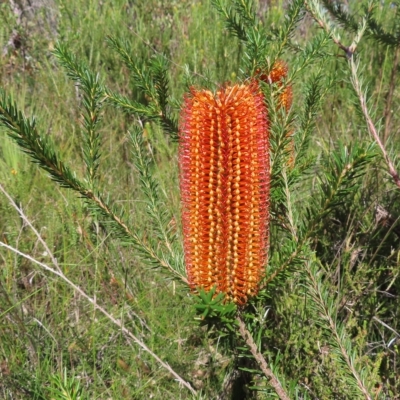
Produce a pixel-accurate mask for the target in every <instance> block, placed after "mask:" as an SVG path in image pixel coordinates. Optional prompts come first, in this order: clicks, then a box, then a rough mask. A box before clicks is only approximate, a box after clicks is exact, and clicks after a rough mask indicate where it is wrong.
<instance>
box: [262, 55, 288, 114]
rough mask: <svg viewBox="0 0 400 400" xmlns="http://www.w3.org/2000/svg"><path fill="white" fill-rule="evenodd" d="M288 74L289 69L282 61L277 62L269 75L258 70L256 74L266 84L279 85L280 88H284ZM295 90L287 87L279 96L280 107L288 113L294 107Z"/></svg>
mask: <svg viewBox="0 0 400 400" xmlns="http://www.w3.org/2000/svg"><path fill="white" fill-rule="evenodd" d="M287 73H288V67H287V65H286V63H285V62H284V61H282V60H277V61H276V62H275V64H274V65H273V67H272V70H271V73H270V74H269V75H267V74H265V73H263V72H261V70H260V69H259V70H257V71H256V74H257V75H258V78H259V79H260V80H261V81H263V82H265V83H270V84H271V83H279V87H281V86H282V81H283V80H284V79H285V78H286V76H287ZM292 96H293V90H292V87H291V86H286V87H285V88H284V89H283V91H282V93H281V94H280V95H279V105H280V106H281V107H283V108H284V109H285V110H286V111H287V110H289V108H290V107H291V106H292Z"/></svg>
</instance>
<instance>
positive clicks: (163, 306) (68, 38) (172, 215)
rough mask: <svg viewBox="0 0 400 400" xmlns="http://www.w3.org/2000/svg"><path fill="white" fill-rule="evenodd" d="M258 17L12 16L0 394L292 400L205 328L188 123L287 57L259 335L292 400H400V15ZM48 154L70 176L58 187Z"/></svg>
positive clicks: (256, 319) (0, 267)
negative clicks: (205, 100) (187, 195)
mask: <svg viewBox="0 0 400 400" xmlns="http://www.w3.org/2000/svg"><path fill="white" fill-rule="evenodd" d="M251 5H252V4H251V2H249V1H233V2H223V1H214V2H208V1H197V0H191V1H182V0H181V1H172V0H171V1H157V0H146V1H144V0H138V1H127V0H114V1H112V2H111V1H110V2H107V1H104V2H98V1H86V2H84V1H80V0H70V1H68V2H67V1H62V0H54V1H50V0H48V1H46V2H43V1H42V0H35V1H30V2H25V1H23V0H21V1H4V0H3V1H0V32H1V33H0V50H1V51H2V57H1V59H0V87H1V88H2V89H3V90H4V92H5V93H6V94H4V96H3V98H2V101H1V105H0V111H1V114H2V116H3V117H2V120H1V121H2V125H1V127H0V133H1V140H0V184H1V191H2V194H1V195H0V227H1V230H0V232H1V242H2V244H3V246H2V247H1V249H0V397H1V398H4V399H51V398H54V399H150V398H154V399H190V398H204V399H217V398H220V399H224V398H226V399H230V398H232V399H246V398H249V399H250V398H257V399H264V398H265V399H270V398H274V396H276V393H275V391H274V390H273V388H271V387H270V385H269V384H268V379H266V378H265V377H263V375H262V373H261V372H260V371H259V370H258V368H257V364H256V363H255V362H254V360H253V359H252V357H251V354H250V353H249V350H248V348H247V347H246V345H245V344H244V342H243V340H242V339H241V338H240V336H239V335H238V334H235V333H232V332H230V331H229V324H228V325H226V320H225V322H224V323H222V325H221V324H217V325H215V324H200V323H199V317H198V310H203V309H202V308H201V307H202V305H203V306H204V304H203V303H201V301H200V306H197V309H196V307H195V305H196V303H198V302H199V300H198V299H197V298H196V297H194V296H192V295H190V294H189V293H188V289H187V285H186V284H185V283H184V282H183V281H184V279H185V278H184V273H183V260H182V244H181V243H182V240H181V233H180V211H179V190H178V167H177V146H178V145H177V140H176V133H177V132H176V126H177V118H178V115H179V108H180V104H181V101H182V97H183V94H184V93H185V92H187V91H188V87H189V86H190V85H196V86H198V87H204V86H206V87H210V88H216V87H218V85H220V84H222V83H224V82H226V81H231V82H240V81H242V80H245V79H248V78H249V77H250V76H252V75H254V74H257V70H258V69H259V68H261V69H263V70H265V71H267V72H268V71H269V70H270V69H271V67H272V66H273V64H274V62H275V61H276V60H277V59H283V60H285V61H286V62H287V64H288V66H289V74H288V77H287V79H286V80H285V82H283V85H284V86H285V85H291V86H292V87H293V92H294V94H293V106H292V108H291V110H290V111H287V112H286V111H285V110H282V109H281V108H280V107H279V104H277V101H276V99H277V98H279V93H280V92H281V91H282V87H281V86H282V85H280V84H276V85H269V84H268V83H265V84H263V90H264V92H265V94H266V101H267V103H268V107H269V111H270V120H271V146H272V147H271V153H272V191H271V202H272V204H271V212H272V217H271V239H270V241H271V243H270V262H269V265H268V267H267V273H266V277H267V278H266V281H267V283H268V285H266V286H265V287H264V288H263V289H262V290H261V292H260V295H259V296H257V298H256V299H253V300H252V302H250V304H249V305H248V307H247V308H246V310H244V311H243V319H244V321H245V323H246V326H247V329H248V330H249V331H250V332H251V333H252V335H253V338H254V340H255V342H256V344H257V346H258V349H259V351H260V352H261V353H262V354H263V355H264V357H265V359H266V360H267V362H268V364H269V366H270V367H271V369H272V370H273V371H274V374H275V375H276V376H277V377H278V378H279V380H280V382H281V383H282V386H283V387H284V388H285V391H286V392H287V393H288V396H289V398H299V399H305V398H311V399H356V398H359V397H361V398H382V399H396V398H400V395H398V393H400V381H399V379H400V376H399V372H398V371H400V361H399V357H398V353H399V345H400V333H399V332H400V314H399V310H400V307H399V290H400V280H399V274H400V265H399V259H400V252H399V238H400V226H399V224H398V221H399V216H400V205H399V204H400V203H399V193H400V192H399V191H400V189H399V187H398V182H397V181H396V176H395V175H394V174H393V173H392V174H391V173H390V172H391V171H390V168H389V166H388V160H391V161H392V162H393V170H397V171H399V170H400V166H399V162H398V159H397V154H398V151H399V141H398V139H399V134H400V131H399V126H400V124H399V122H400V117H399V115H400V113H399V109H400V92H399V89H398V83H399V82H398V76H399V71H400V68H399V65H400V64H399V53H400V3H399V1H388V0H385V1H328V0H327V1H321V2H317V1H309V2H305V1H299V0H296V1H283V0H260V1H259V2H255V3H254V4H253V6H252V7H250V6H251ZM253 11H254V12H253ZM363 17H365V19H363ZM321 26H322V27H323V28H324V29H321ZM361 33H363V35H361ZM358 36H360V37H361V36H362V38H361V40H360V41H359V43H358V40H355V39H357V37H358ZM352 44H354V47H351V45H352ZM353 53H354V54H353ZM96 77H97V78H96ZM92 89H93V91H91V90H92ZM2 95H3V93H2ZM8 95H10V96H11V97H12V98H13V100H14V101H15V102H16V107H17V108H18V109H19V110H22V111H23V113H24V114H25V115H26V116H33V115H35V116H36V118H37V120H36V128H35V129H36V131H35V129H34V128H33V125H32V124H31V123H30V122H29V120H23V118H22V115H19V114H18V113H17V112H16V111H15V109H13V110H14V111H15V113H13V112H11V111H13V110H12V109H11V106H10V104H9V101H8V100H7V99H8V97H7V96H8ZM364 96H365V98H366V104H365V106H364V108H363V102H362V101H360V100H363V99H364ZM6 105H8V106H9V107H8V108H7V107H6ZM5 110H6V111H7V110H8V114H7V112H6V111H5ZM365 110H367V111H368V113H367V114H366V112H365ZM6 114H7V115H8V116H5V115H6ZM10 115H11V116H10ZM367 115H368V117H370V120H368V118H367ZM10 121H11V122H12V121H14V122H15V121H19V122H20V123H21V124H20V125H18V126H17V124H15V125H12V124H11V122H10ZM15 123H16V122H15ZM371 123H372V124H373V127H374V128H376V130H377V132H378V134H379V137H380V140H381V143H382V145H383V146H384V148H385V149H386V151H387V155H386V158H385V156H384V155H383V153H382V151H381V149H380V148H379V146H378V145H377V142H376V138H375V139H374V137H373V136H371V133H372V131H373V129H372V128H371ZM10 128H11V129H10ZM24 129H25V130H24ZM24 132H25V133H24ZM34 132H38V134H40V135H41V137H42V139H40V140H39V139H38V140H36V139H37V137H36V136H35V134H34ZM10 133H11V135H14V136H13V137H9V136H7V134H10ZM24 134H26V136H23V135H24ZM29 134H31V136H29ZM32 135H33V136H32ZM29 137H30V138H31V141H30V142H29V140H28V139H26V138H29ZM24 138H25V139H24ZM44 138H46V139H44ZM292 138H293V139H292ZM24 140H25V141H24ZM46 140H49V142H48V143H47V142H46ZM292 141H293V143H294V144H293V145H291V143H292ZM43 143H44V144H43ZM35 146H36V147H35ZM20 147H22V149H23V150H24V151H25V152H26V153H28V155H29V156H31V157H29V156H27V155H26V154H24V152H23V151H21V148H20ZM43 148H45V149H47V150H49V149H56V153H57V155H58V157H59V160H62V161H63V162H65V164H66V165H67V167H69V168H70V172H71V175H68V174H67V173H65V171H64V172H63V175H61V177H58V178H57V177H56V176H55V175H54V174H55V173H54V171H55V170H56V167H55V166H59V164H57V163H55V164H54V165H55V166H54V165H53V166H49V165H47V166H46V162H45V160H46V159H50V158H51V157H50V156H51V154H50V153H49V152H47V153H46V152H45V154H44V155H43V157H42V158H40V157H39V156H38V154H39V153H40V151H41V149H43ZM291 149H293V150H291ZM88 150H91V151H92V152H90V151H88ZM49 151H50V150H49ZM32 159H33V160H34V161H36V162H35V163H32V162H31V161H32ZM37 164H39V166H41V167H42V168H39V166H38V165H37ZM43 168H44V169H43ZM392 172H393V171H392ZM49 173H50V175H52V177H53V180H56V181H58V182H59V183H61V186H60V185H59V184H57V183H55V182H53V181H52V180H51V179H49V176H48V175H49ZM64 173H65V174H64ZM67 176H69V177H70V178H71V179H70V182H72V184H70V185H69V186H68V185H67V184H66V183H65V182H66V180H65V178H66V177H67ZM75 178H76V179H77V182H78V183H76V185H77V186H76V187H74V182H75V181H74V179H75ZM82 182H83V183H82ZM80 183H82V186H79V184H80ZM62 186H64V187H62ZM65 187H67V188H65ZM68 187H69V188H70V189H71V188H72V189H73V190H68ZM79 187H81V188H84V189H79ZM89 190H91V192H90V193H91V194H90V195H89V194H88V193H89V192H88V191H89ZM74 191H75V192H74ZM76 192H78V195H77V193H76ZM7 193H8V194H9V197H7V196H6V194H7ZM96 196H97V197H96ZM109 201H110V202H111V201H112V203H110V204H112V207H113V209H112V210H111V211H110V212H108V211H107V212H106V211H105V209H104V207H103V208H102V205H103V206H104V205H105V204H108V202H109ZM13 204H14V205H13ZM19 207H20V208H22V210H23V214H21V212H18V208H19ZM116 210H118V211H116ZM110 215H113V216H114V217H116V218H121V219H123V220H124V221H125V223H126V226H127V227H129V229H130V231H129V232H127V231H126V230H125V231H124V229H121V225H118V223H116V219H115V218H114V222H112V220H113V218H110ZM110 220H111V222H110ZM28 221H29V222H30V223H31V224H32V226H33V227H35V228H36V230H37V231H38V233H39V235H37V234H36V233H35V231H34V230H32V229H31V227H30V226H29V223H28ZM149 221H150V222H149ZM117 222H118V221H117ZM40 238H42V239H43V241H44V242H45V243H46V244H47V247H45V246H44V245H43V242H42V241H41V239H40ZM169 241H170V242H169ZM4 245H5V246H11V247H12V248H14V249H17V250H18V251H20V252H21V253H23V254H26V255H29V256H31V257H32V259H31V260H29V259H27V258H26V257H24V256H23V255H21V254H17V253H16V252H15V251H10V250H9V249H7V248H6V247H5V246H4ZM144 245H146V246H148V247H146V249H147V248H148V249H150V250H148V251H147V250H146V249H145V246H144ZM143 249H144V250H143ZM34 260H36V261H37V262H40V263H42V265H52V266H53V268H54V270H57V271H59V275H55V274H54V273H51V272H49V271H48V270H46V269H44V268H43V267H42V266H41V265H38V264H37V263H35V262H34ZM57 268H58V269H57ZM61 274H62V275H63V276H65V277H67V278H68V279H69V280H70V281H71V282H73V283H74V284H75V285H76V286H77V287H78V288H80V289H81V291H79V290H76V288H74V287H73V286H71V285H70V284H68V283H66V282H65V281H63V280H62V279H60V275H61ZM84 293H87V294H88V295H89V297H90V298H91V299H92V300H93V302H92V303H91V302H90V301H87V298H85V296H84ZM93 303H95V304H98V305H100V306H101V307H102V308H103V309H104V310H106V311H107V312H108V313H109V315H111V316H112V317H113V318H114V319H115V320H117V322H118V323H119V324H120V326H119V327H118V326H116V324H115V323H113V322H112V320H111V319H110V318H108V317H107V316H106V315H105V314H102V313H100V312H98V310H96V306H95V305H94V304H93ZM196 310H197V311H196ZM224 310H225V309H224ZM225 311H226V310H225ZM219 317H220V316H219ZM214 322H215V321H214ZM121 326H123V327H124V328H125V329H128V330H129V332H131V333H132V334H133V335H134V337H135V338H137V339H138V340H139V341H142V342H143V343H145V344H146V345H147V346H148V348H149V349H150V350H151V351H152V352H153V353H154V354H156V355H157V356H158V357H160V359H161V360H163V361H164V362H166V363H167V364H169V365H170V366H171V367H172V369H173V370H174V371H175V372H176V373H177V374H178V375H180V376H181V377H183V379H184V380H185V381H187V382H189V383H190V385H191V387H192V388H193V391H192V392H191V391H190V390H188V389H187V387H185V386H184V385H182V384H180V383H179V382H177V380H176V376H173V375H172V374H171V372H169V371H168V370H167V369H166V368H165V367H163V365H162V364H160V362H158V361H157V359H155V358H154V357H152V356H151V354H150V353H149V352H148V351H146V350H144V348H143V347H141V346H139V345H138V344H137V342H136V341H135V339H132V337H131V336H129V335H128V334H127V333H126V331H124V329H122V328H121ZM233 330H234V331H235V330H237V327H236V326H235V327H234V329H233ZM194 392H196V394H194Z"/></svg>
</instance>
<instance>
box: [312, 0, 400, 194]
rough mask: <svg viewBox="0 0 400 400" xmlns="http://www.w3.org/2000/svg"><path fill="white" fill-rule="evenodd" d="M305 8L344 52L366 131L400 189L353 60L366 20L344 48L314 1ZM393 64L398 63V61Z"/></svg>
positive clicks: (399, 178) (398, 178) (399, 183)
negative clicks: (377, 147) (369, 109)
mask: <svg viewBox="0 0 400 400" xmlns="http://www.w3.org/2000/svg"><path fill="white" fill-rule="evenodd" d="M305 5H306V8H307V10H308V11H309V13H310V14H311V16H312V18H313V19H314V20H315V21H316V22H317V24H318V25H319V26H320V27H321V28H322V29H323V30H324V31H326V32H327V33H328V34H329V36H330V37H331V38H332V40H333V42H334V43H335V44H336V45H337V46H338V47H339V48H340V49H341V50H343V51H344V53H345V54H346V58H347V60H348V62H349V65H350V70H351V75H352V84H353V88H354V90H355V92H356V94H357V97H358V99H359V101H360V106H361V110H362V113H363V114H364V118H365V120H366V122H367V126H368V130H369V132H370V134H371V136H372V137H373V139H374V140H375V142H376V143H377V145H378V146H379V148H380V149H381V151H382V155H383V158H384V159H385V162H386V164H387V166H388V168H389V174H390V175H391V177H392V178H393V181H394V183H395V184H396V185H397V187H398V188H400V176H399V174H398V173H397V171H396V169H395V167H394V164H393V162H392V161H391V159H390V158H389V155H388V153H387V151H386V148H385V146H384V144H383V142H382V140H381V138H380V137H379V134H378V131H377V129H376V127H375V124H374V123H373V121H372V119H371V117H370V115H369V111H368V107H367V101H366V98H365V94H364V93H363V92H362V87H361V83H360V80H359V78H358V74H357V69H358V68H357V67H358V66H357V64H356V62H355V60H354V53H355V51H356V48H357V45H358V43H359V41H360V40H361V37H362V35H363V34H364V32H365V29H366V26H367V25H366V20H364V21H363V24H362V25H361V26H360V28H359V30H358V32H357V34H356V36H355V37H354V39H353V43H352V44H351V45H350V46H345V45H344V44H343V43H342V42H341V41H340V37H339V35H337V34H336V32H335V31H334V29H333V28H332V27H331V26H329V23H328V22H327V21H325V20H324V18H323V17H322V15H321V13H320V12H319V11H318V9H317V8H316V7H315V1H313V0H309V1H306V2H305ZM395 62H398V60H397V61H396V59H395Z"/></svg>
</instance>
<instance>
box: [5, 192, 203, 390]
mask: <svg viewBox="0 0 400 400" xmlns="http://www.w3.org/2000/svg"><path fill="white" fill-rule="evenodd" d="M0 191H1V192H2V193H3V194H4V195H5V196H6V198H7V199H8V201H9V202H10V204H11V205H12V207H13V208H14V209H15V210H16V211H17V212H18V214H19V215H20V217H21V218H22V220H23V221H24V223H25V224H26V225H28V226H29V227H30V228H31V229H32V231H33V232H34V234H35V235H36V237H37V238H38V240H39V241H40V243H41V244H42V245H43V247H44V249H45V250H46V251H47V253H48V254H49V256H50V259H51V261H52V263H53V264H54V268H51V267H49V266H48V265H46V264H44V263H42V262H40V261H38V260H36V259H35V258H33V257H31V256H30V255H29V254H25V253H23V252H21V251H20V250H18V249H16V248H14V247H12V246H10V245H8V244H6V243H4V242H2V241H0V247H4V248H5V249H7V250H9V251H12V252H13V253H15V254H18V255H19V256H21V257H24V258H26V259H27V260H29V261H31V262H33V263H35V264H37V265H39V266H40V267H41V268H42V269H44V270H45V271H47V272H50V273H51V274H53V275H55V276H57V277H58V278H61V280H63V281H64V282H65V283H66V284H67V285H68V286H69V287H70V288H72V289H73V290H75V291H76V292H77V293H79V294H80V295H81V296H82V297H84V298H85V299H86V300H87V301H88V302H89V303H91V304H92V305H93V307H94V308H95V309H96V310H97V311H99V312H101V313H102V314H103V315H104V316H105V317H107V318H108V319H109V320H110V321H111V322H112V323H114V324H115V325H117V326H118V328H120V329H121V331H122V332H123V333H124V334H125V335H126V336H128V337H129V338H131V339H132V340H133V341H134V342H135V343H136V344H137V345H138V346H139V347H141V348H142V349H143V350H144V351H145V352H147V353H148V354H150V356H151V357H153V358H154V359H155V360H156V361H157V363H158V364H160V365H161V366H162V367H163V368H164V369H166V370H167V371H168V372H169V373H170V374H171V375H172V376H173V377H174V378H175V380H176V381H177V382H178V383H179V384H181V385H182V386H184V387H185V388H187V389H188V390H189V391H190V392H191V393H192V394H194V395H196V394H197V392H196V390H194V389H193V387H192V386H191V385H190V383H189V382H187V381H185V380H184V379H183V378H182V377H181V376H180V375H179V374H178V373H177V372H175V371H174V370H173V369H172V368H171V367H170V366H169V365H168V364H167V363H165V362H164V361H162V360H161V359H160V358H159V357H158V356H157V354H155V353H154V352H153V351H151V350H150V348H149V347H147V346H146V344H145V343H144V342H142V341H141V340H140V339H138V338H137V337H136V336H135V335H134V334H133V333H132V332H130V331H129V330H128V329H127V328H125V327H124V325H123V323H122V321H120V320H119V319H116V318H114V317H113V316H112V315H111V314H110V313H108V312H107V311H106V310H105V309H104V308H103V307H102V306H100V305H99V304H97V302H96V300H95V299H94V298H92V297H90V296H89V295H87V294H86V293H85V291H83V290H82V289H81V288H80V287H79V286H77V285H75V284H74V283H73V282H72V281H71V280H69V279H68V278H67V277H66V276H65V275H64V274H63V273H62V271H61V268H60V267H59V265H58V262H57V259H56V258H55V257H54V255H53V254H52V252H51V251H50V249H49V247H48V246H47V244H46V242H45V241H44V240H43V238H42V237H41V236H40V234H39V232H38V231H37V230H36V229H35V228H34V227H33V225H32V224H31V222H30V221H29V219H28V218H27V217H26V215H25V214H24V212H23V211H22V209H21V208H20V207H18V206H17V205H16V204H15V202H14V201H13V200H12V198H11V196H10V195H9V194H8V193H7V192H6V190H5V189H4V188H3V186H2V185H0Z"/></svg>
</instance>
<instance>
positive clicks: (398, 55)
mask: <svg viewBox="0 0 400 400" xmlns="http://www.w3.org/2000/svg"><path fill="white" fill-rule="evenodd" d="M399 62H400V45H399V46H397V47H396V50H395V53H394V59H393V66H392V71H391V73H390V83H389V92H388V94H387V97H386V103H385V111H384V119H385V132H384V134H383V143H384V144H386V142H387V140H388V137H389V134H390V128H391V125H392V124H391V122H392V115H393V112H392V105H393V94H394V89H395V87H396V79H397V76H398V74H397V68H398V66H399Z"/></svg>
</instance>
